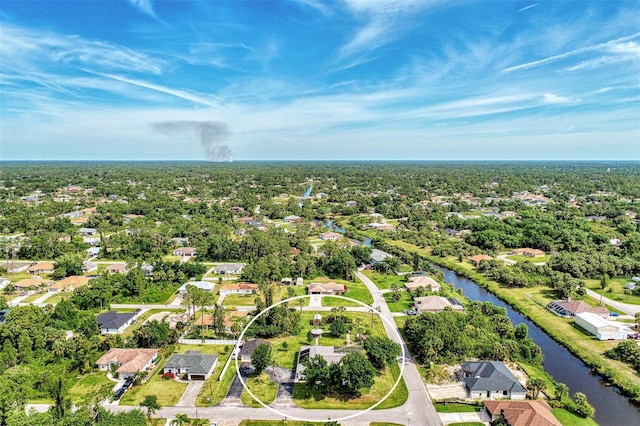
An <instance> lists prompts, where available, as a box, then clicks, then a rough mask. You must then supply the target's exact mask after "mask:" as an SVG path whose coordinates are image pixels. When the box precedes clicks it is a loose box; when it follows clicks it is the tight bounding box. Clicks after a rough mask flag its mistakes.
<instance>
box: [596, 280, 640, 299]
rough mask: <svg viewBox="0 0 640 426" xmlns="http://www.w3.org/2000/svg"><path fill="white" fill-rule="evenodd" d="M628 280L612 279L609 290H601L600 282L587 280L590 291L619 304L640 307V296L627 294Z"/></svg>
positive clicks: (608, 286) (608, 285)
mask: <svg viewBox="0 0 640 426" xmlns="http://www.w3.org/2000/svg"><path fill="white" fill-rule="evenodd" d="M630 281H631V280H630V279H627V278H615V279H610V280H609V282H608V284H607V290H603V289H601V288H600V280H585V283H586V286H587V288H588V289H590V290H593V291H595V292H596V293H598V294H601V295H603V296H604V297H607V298H609V299H611V300H615V301H618V302H624V303H630V304H632V305H640V296H636V295H633V294H625V293H624V290H625V285H626V284H627V283H628V282H630Z"/></svg>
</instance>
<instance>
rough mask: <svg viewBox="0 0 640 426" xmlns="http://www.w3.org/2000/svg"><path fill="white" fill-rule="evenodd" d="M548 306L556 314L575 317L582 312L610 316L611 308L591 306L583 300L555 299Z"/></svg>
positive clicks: (604, 316) (602, 316)
mask: <svg viewBox="0 0 640 426" xmlns="http://www.w3.org/2000/svg"><path fill="white" fill-rule="evenodd" d="M547 308H548V309H549V310H550V311H551V312H553V313H554V314H556V315H558V316H561V317H566V318H573V317H575V316H576V315H577V314H580V313H582V312H591V313H592V314H596V315H598V316H599V317H601V318H605V319H606V318H609V310H608V309H607V308H604V307H602V306H591V305H589V304H587V303H585V302H583V301H581V300H554V301H553V302H551V303H549V304H548V305H547Z"/></svg>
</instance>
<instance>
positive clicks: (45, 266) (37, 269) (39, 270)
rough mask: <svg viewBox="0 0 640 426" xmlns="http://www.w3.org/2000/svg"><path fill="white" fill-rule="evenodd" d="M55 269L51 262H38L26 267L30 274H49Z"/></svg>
mask: <svg viewBox="0 0 640 426" xmlns="http://www.w3.org/2000/svg"><path fill="white" fill-rule="evenodd" d="M54 269H55V266H54V264H53V262H38V263H36V264H35V265H31V266H29V267H28V268H27V272H29V273H30V274H31V275H40V274H50V273H52V272H53V270H54Z"/></svg>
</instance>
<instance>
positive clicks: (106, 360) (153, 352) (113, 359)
mask: <svg viewBox="0 0 640 426" xmlns="http://www.w3.org/2000/svg"><path fill="white" fill-rule="evenodd" d="M157 357H158V350H157V349H121V348H112V349H110V350H109V352H107V353H106V354H104V355H102V356H101V357H100V358H99V359H98V360H97V361H96V365H97V366H98V369H99V370H100V371H109V370H110V369H111V366H112V365H117V366H118V370H117V373H118V378H120V379H126V378H128V377H131V376H134V375H135V374H136V372H138V371H146V370H148V369H149V368H150V367H151V366H152V365H153V363H154V362H156V359H157Z"/></svg>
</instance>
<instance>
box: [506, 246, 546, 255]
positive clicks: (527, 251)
mask: <svg viewBox="0 0 640 426" xmlns="http://www.w3.org/2000/svg"><path fill="white" fill-rule="evenodd" d="M509 254H510V255H516V256H528V257H542V256H544V252H543V251H542V250H538V249H533V248H530V247H526V248H518V249H513V250H511V251H510V252H509Z"/></svg>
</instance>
